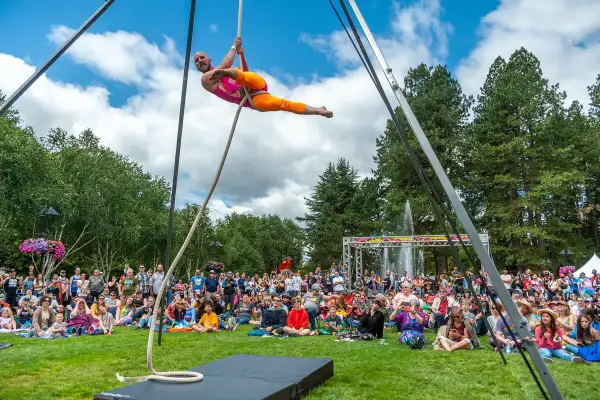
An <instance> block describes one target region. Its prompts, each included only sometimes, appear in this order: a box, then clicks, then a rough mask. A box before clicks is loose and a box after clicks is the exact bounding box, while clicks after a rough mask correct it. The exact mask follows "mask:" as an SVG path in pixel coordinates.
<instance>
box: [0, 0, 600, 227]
mask: <svg viewBox="0 0 600 400" xmlns="http://www.w3.org/2000/svg"><path fill="white" fill-rule="evenodd" d="M169 3H170V5H169V6H166V4H167V2H165V1H158V0H117V1H116V2H115V3H114V5H113V6H112V7H111V8H110V9H109V10H108V11H107V12H106V13H105V15H104V16H102V17H101V19H100V20H99V21H98V22H97V23H96V24H95V25H94V26H93V27H92V28H91V29H90V30H89V31H88V33H87V34H85V35H84V36H83V37H82V38H81V39H80V40H79V41H78V42H77V43H76V44H75V45H74V46H73V47H72V49H71V50H70V51H69V52H68V53H67V54H66V55H65V56H64V57H63V58H61V59H60V60H59V61H58V62H57V63H56V64H55V65H54V66H53V67H52V69H51V70H50V71H49V72H48V73H47V74H46V75H45V76H44V77H43V78H42V79H40V80H39V81H38V82H37V83H36V85H35V86H34V87H32V88H31V90H30V91H29V92H28V93H27V94H26V95H25V96H23V97H22V98H21V100H19V102H18V103H17V104H16V105H15V107H16V108H17V109H19V111H20V112H21V116H22V118H23V121H24V123H25V124H28V125H32V126H34V127H35V128H36V131H37V132H38V134H39V135H40V136H43V135H44V133H45V132H47V131H48V129H50V128H52V127H56V126H60V127H62V128H64V129H67V130H69V131H71V132H78V131H81V130H82V129H84V128H86V127H90V128H92V129H94V131H95V133H96V134H97V135H98V136H99V137H100V138H101V141H102V143H103V144H105V145H107V146H110V147H112V148H114V149H115V150H117V151H119V152H121V153H124V154H126V155H128V156H129V157H131V158H132V159H134V160H135V161H137V162H139V163H141V164H142V165H143V166H144V167H145V168H146V169H147V170H149V171H151V172H152V173H154V174H158V175H164V176H166V177H167V178H168V179H170V177H171V173H172V172H171V171H172V166H173V156H174V146H175V136H176V131H177V113H178V107H179V91H180V89H181V74H182V64H183V54H184V50H185V49H184V46H185V37H186V30H187V18H188V13H189V2H188V1H184V0H176V1H171V2H169ZM334 3H335V4H338V2H337V0H336V1H335V2H334ZM101 4H102V1H100V0H94V1H92V0H88V1H80V0H79V1H76V0H63V1H60V2H48V1H43V0H5V1H2V2H0V37H2V38H4V39H9V40H2V41H1V42H0V90H1V91H2V92H3V93H5V94H9V93H12V92H13V91H14V90H15V89H16V88H17V87H18V86H19V84H20V83H21V82H22V81H24V80H25V79H26V78H27V77H28V76H29V75H30V74H31V73H32V72H33V71H34V68H35V66H38V65H40V64H41V63H43V62H44V60H46V59H47V58H48V57H49V56H50V55H51V54H52V53H53V52H54V51H55V50H56V49H57V47H58V46H59V45H60V43H62V42H63V41H64V40H65V39H66V38H68V36H69V35H70V34H71V33H72V32H73V30H74V29H76V28H77V27H78V26H79V25H81V23H82V22H83V21H84V20H86V19H87V18H88V17H89V16H90V15H91V14H92V13H93V12H94V11H95V10H96V9H97V8H98V7H99V6H100V5H101ZM214 4H216V3H215V2H214V1H213V2H209V1H205V0H198V7H197V14H196V15H197V18H196V29H195V33H194V46H193V47H194V51H199V50H203V51H206V52H208V53H209V54H210V55H211V56H212V57H213V58H214V59H220V57H222V55H224V53H226V52H227V50H228V48H229V46H230V45H231V43H232V41H233V39H234V37H235V34H236V29H237V4H238V3H237V0H220V1H219V5H220V6H219V7H216V6H215V5H214ZM358 4H359V6H360V7H361V10H362V12H363V15H364V16H365V18H366V20H367V22H368V23H369V25H370V26H371V30H372V31H373V32H374V34H375V36H376V38H377V39H378V41H379V43H380V46H381V47H382V50H383V52H384V54H385V55H386V57H387V59H388V61H389V63H390V65H391V66H392V68H393V69H394V71H395V73H396V75H397V78H398V79H400V80H401V79H402V77H403V75H404V74H405V73H406V71H407V70H408V68H410V67H414V66H416V65H418V64H419V63H421V62H425V63H428V64H434V63H442V64H446V65H448V67H449V68H450V70H451V71H452V73H453V74H454V75H455V76H456V77H457V78H458V79H459V81H460V83H461V85H462V87H463V89H464V90H465V91H466V92H467V93H470V94H474V95H476V94H477V93H478V91H479V87H480V86H481V85H482V83H483V81H484V79H485V76H486V73H487V69H488V68H489V65H490V64H491V62H492V61H493V60H494V58H495V57H497V56H499V55H501V56H503V57H508V56H510V54H511V53H512V52H513V51H514V50H516V49H517V48H519V47H520V46H525V47H526V48H528V49H529V50H531V51H533V52H534V53H535V54H536V55H537V56H538V57H539V58H540V60H541V62H542V69H543V71H544V73H545V74H546V77H547V78H548V79H549V80H550V81H551V82H552V83H556V82H559V83H560V84H561V87H562V88H563V89H564V90H566V91H567V93H568V96H569V100H574V99H577V100H580V101H581V102H583V103H587V98H586V86H587V85H590V84H592V83H593V82H594V79H595V76H596V75H597V74H598V73H599V72H600V18H597V16H598V15H600V1H597V0H570V1H567V0H544V1H541V0H486V1H479V0H477V1H476V0H461V1H457V0H401V1H392V0H358ZM244 6H245V7H244V26H243V35H242V36H243V40H244V47H245V49H246V54H247V58H248V62H249V64H250V68H251V69H254V70H256V71H258V72H260V73H262V74H264V76H265V77H266V78H267V81H268V83H269V87H270V89H271V92H272V93H273V94H275V95H279V96H284V97H288V98H292V99H294V100H300V101H305V102H307V103H309V104H311V105H316V106H320V105H326V106H327V107H328V108H330V109H332V110H333V111H334V113H335V118H333V119H331V120H324V119H321V118H318V117H300V116H295V115H290V114H284V113H276V114H275V113H268V114H265V113H255V112H251V111H245V112H244V113H243V115H242V117H241V119H240V125H239V128H238V132H237V134H236V138H235V139H234V144H233V147H232V150H231V153H230V159H229V161H228V164H227V166H226V168H225V171H224V175H223V177H222V181H221V185H220V186H219V188H218V189H217V192H216V194H215V196H216V198H215V200H214V201H213V202H212V203H211V206H212V208H213V210H214V214H213V215H214V216H215V217H219V216H222V215H223V213H228V212H231V210H237V211H240V212H244V211H249V212H254V213H257V214H261V213H269V212H270V213H279V214H282V215H285V216H290V217H293V216H297V215H301V214H303V213H304V211H305V209H304V203H303V197H304V196H306V195H308V194H309V193H310V190H311V188H312V187H313V185H314V184H315V183H316V180H317V179H318V175H319V174H320V173H321V172H322V171H323V169H324V168H325V166H326V164H327V162H328V161H330V160H335V159H337V158H339V157H346V158H347V159H349V160H350V162H351V163H352V164H353V165H354V166H355V167H356V168H358V169H359V171H360V172H361V173H362V174H368V173H369V171H370V170H371V168H372V167H373V163H372V156H373V154H374V151H375V138H376V137H377V136H378V135H380V134H381V133H382V131H383V129H384V127H385V121H386V111H385V108H384V107H383V105H382V103H381V100H380V99H378V97H377V93H376V91H375V89H374V88H373V86H372V84H371V83H370V81H369V79H368V77H367V76H366V74H365V72H364V70H362V69H361V66H360V65H359V63H358V60H357V58H356V54H355V53H354V51H353V49H352V48H351V45H350V44H349V42H348V40H347V38H346V36H345V34H344V33H343V31H341V27H340V25H339V22H338V21H337V19H336V17H335V15H334V14H333V12H332V10H331V8H330V5H329V2H328V1H327V0H307V1H304V2H299V1H291V0H290V1H281V0H278V1H276V0H246V1H245V4H244ZM199 78H200V76H199V73H198V72H197V71H194V70H192V72H191V77H190V82H189V89H188V90H189V92H188V106H187V109H186V124H185V130H184V140H183V152H182V177H181V180H180V185H179V189H178V197H179V203H180V204H182V203H184V202H192V201H193V202H200V201H202V196H203V194H204V193H205V191H206V189H207V186H208V185H209V184H210V180H211V179H212V175H213V173H214V170H215V168H216V164H217V163H218V159H219V157H220V152H221V149H222V147H223V145H224V143H225V140H226V135H227V133H228V130H229V124H230V123H231V119H232V117H233V114H234V112H235V106H233V105H230V104H227V103H223V102H222V101H219V100H218V99H216V98H214V97H212V96H210V95H208V94H207V93H205V92H203V91H202V90H201V87H200V80H199ZM226 204H228V205H229V206H227V205H226Z"/></svg>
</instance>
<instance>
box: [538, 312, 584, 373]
mask: <svg viewBox="0 0 600 400" xmlns="http://www.w3.org/2000/svg"><path fill="white" fill-rule="evenodd" d="M538 315H539V316H540V317H541V318H540V324H539V325H538V326H536V328H535V344H536V345H537V347H538V349H539V351H540V356H542V358H543V359H544V362H545V363H547V364H552V357H556V358H560V359H561V360H565V361H573V362H577V363H585V362H586V361H585V360H584V359H583V358H581V357H575V356H573V355H571V354H569V353H567V352H566V351H565V350H563V348H562V340H563V334H564V332H563V330H562V329H561V328H559V327H558V326H557V323H556V320H557V319H558V314H556V313H555V312H554V311H552V310H550V309H549V308H543V309H541V310H539V311H538Z"/></svg>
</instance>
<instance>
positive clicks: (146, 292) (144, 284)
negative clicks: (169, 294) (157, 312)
mask: <svg viewBox="0 0 600 400" xmlns="http://www.w3.org/2000/svg"><path fill="white" fill-rule="evenodd" d="M135 279H137V281H138V284H139V290H138V292H140V293H141V294H142V298H144V299H147V298H148V297H150V286H151V282H150V277H149V276H148V273H147V272H146V267H145V266H144V265H143V264H140V266H139V267H138V273H137V275H136V276H135Z"/></svg>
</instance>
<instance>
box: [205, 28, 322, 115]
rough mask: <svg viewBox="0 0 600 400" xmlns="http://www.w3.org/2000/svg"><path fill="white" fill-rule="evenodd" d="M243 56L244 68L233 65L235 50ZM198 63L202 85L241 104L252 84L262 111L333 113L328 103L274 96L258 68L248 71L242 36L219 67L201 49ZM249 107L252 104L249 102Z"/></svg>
mask: <svg viewBox="0 0 600 400" xmlns="http://www.w3.org/2000/svg"><path fill="white" fill-rule="evenodd" d="M236 52H237V53H238V54H239V55H240V57H241V62H242V69H241V70H240V69H238V68H231V66H232V65H233V61H234V58H235V53H236ZM194 63H195V64H196V68H197V69H198V71H200V72H202V87H203V88H204V89H206V90H208V91H209V92H210V93H212V94H214V95H215V96H217V97H219V98H221V99H223V100H225V101H228V102H230V103H235V104H240V103H241V101H242V99H243V98H244V96H245V93H244V88H243V87H244V86H245V87H247V88H248V91H249V92H250V95H251V96H252V101H253V102H254V105H255V106H256V109H257V110H258V111H287V112H291V113H294V114H303V115H321V116H323V117H326V118H331V117H333V113H332V112H331V111H329V110H328V109H327V108H325V107H311V106H309V105H306V104H304V103H299V102H295V101H290V100H286V99H282V98H279V97H275V96H272V95H271V94H269V93H268V92H267V90H268V88H267V83H266V82H265V80H264V78H263V77H262V76H260V75H258V74H257V73H255V72H249V71H248V65H247V64H246V58H245V57H244V49H243V48H242V39H241V38H239V37H238V38H236V39H235V41H234V42H233V46H231V49H229V52H228V53H227V55H226V56H225V58H223V61H221V64H219V65H218V66H217V67H216V68H215V67H213V65H212V60H211V59H210V57H209V56H208V54H206V53H203V52H199V53H196V54H194ZM244 106H245V107H249V108H252V106H251V105H250V104H249V102H246V103H245V104H244Z"/></svg>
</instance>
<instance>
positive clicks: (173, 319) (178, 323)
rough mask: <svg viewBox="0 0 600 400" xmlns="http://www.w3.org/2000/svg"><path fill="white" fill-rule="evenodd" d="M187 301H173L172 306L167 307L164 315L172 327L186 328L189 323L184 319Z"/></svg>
mask: <svg viewBox="0 0 600 400" xmlns="http://www.w3.org/2000/svg"><path fill="white" fill-rule="evenodd" d="M186 307H187V302H186V301H185V300H183V299H181V298H180V299H178V300H176V301H175V304H174V307H172V308H170V309H167V312H166V313H165V317H167V320H168V321H169V323H170V324H171V326H173V327H177V328H188V327H189V324H188V323H187V321H186V320H185V314H186V313H187V309H186Z"/></svg>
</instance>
